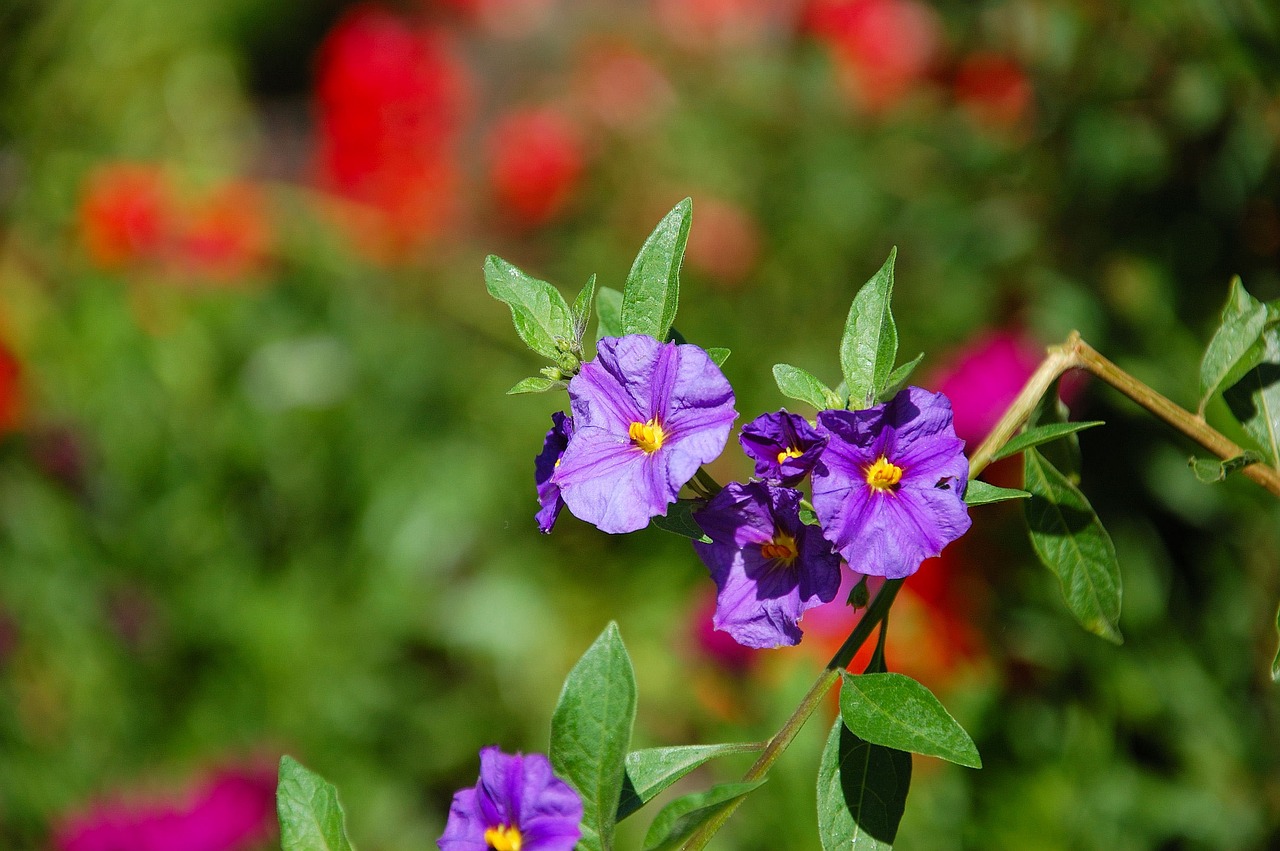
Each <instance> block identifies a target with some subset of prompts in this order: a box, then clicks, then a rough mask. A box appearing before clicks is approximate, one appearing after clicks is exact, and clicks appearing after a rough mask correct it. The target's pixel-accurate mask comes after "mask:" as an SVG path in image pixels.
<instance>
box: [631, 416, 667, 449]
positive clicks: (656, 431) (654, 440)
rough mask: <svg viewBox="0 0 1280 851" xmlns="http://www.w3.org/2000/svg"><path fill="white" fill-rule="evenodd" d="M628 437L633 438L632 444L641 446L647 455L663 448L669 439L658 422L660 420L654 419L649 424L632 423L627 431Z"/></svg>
mask: <svg viewBox="0 0 1280 851" xmlns="http://www.w3.org/2000/svg"><path fill="white" fill-rule="evenodd" d="M627 435H628V436H629V437H630V438H631V442H632V443H634V444H635V445H636V446H639V447H640V448H641V449H643V450H644V451H645V453H646V454H648V455H652V454H653V453H655V452H657V451H658V450H659V449H661V448H662V442H663V441H664V440H666V439H667V434H666V432H664V431H663V430H662V424H661V423H659V422H658V418H657V417H654V418H653V419H651V420H649V422H647V423H632V424H631V427H630V428H628V429H627Z"/></svg>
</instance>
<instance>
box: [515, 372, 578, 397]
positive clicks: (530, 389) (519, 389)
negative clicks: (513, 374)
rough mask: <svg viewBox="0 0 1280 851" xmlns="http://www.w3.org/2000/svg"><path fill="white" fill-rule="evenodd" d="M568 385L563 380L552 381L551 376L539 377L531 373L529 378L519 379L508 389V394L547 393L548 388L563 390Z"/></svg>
mask: <svg viewBox="0 0 1280 851" xmlns="http://www.w3.org/2000/svg"><path fill="white" fill-rule="evenodd" d="M567 386H568V385H567V384H565V383H564V382H563V381H552V380H551V379H550V378H539V377H538V376H536V375H531V376H529V377H528V378H522V379H521V380H520V381H517V382H516V384H515V386H514V387H512V388H511V389H510V390H508V391H507V395H508V396H516V395H518V394H520V393H546V392H547V391H548V390H563V389H564V388H565V387H567Z"/></svg>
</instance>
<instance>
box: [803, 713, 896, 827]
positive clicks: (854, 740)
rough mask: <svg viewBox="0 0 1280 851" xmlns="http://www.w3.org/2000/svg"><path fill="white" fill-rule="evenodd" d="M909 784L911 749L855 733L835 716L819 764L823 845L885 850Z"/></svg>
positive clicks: (819, 809) (819, 824)
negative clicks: (883, 744)
mask: <svg viewBox="0 0 1280 851" xmlns="http://www.w3.org/2000/svg"><path fill="white" fill-rule="evenodd" d="M910 787H911V754H909V753H906V752H905V751H899V750H894V749H893V748H886V747H883V746H882V745H873V744H871V743H870V742H866V741H863V740H862V739H860V738H858V737H857V736H856V735H854V734H853V733H852V732H850V731H849V728H848V727H846V726H845V725H844V722H843V721H841V720H840V719H839V718H837V719H836V722H835V724H833V725H832V727H831V733H830V734H829V735H828V736H827V745H826V748H824V749H823V751H822V761H821V762H820V763H819V765H818V837H819V838H820V839H821V840H822V848H823V851H890V849H892V848H893V842H894V839H895V838H896V837H897V835H898V823H899V822H901V821H902V812H903V810H904V809H905V808H906V804H907V791H908V789H910Z"/></svg>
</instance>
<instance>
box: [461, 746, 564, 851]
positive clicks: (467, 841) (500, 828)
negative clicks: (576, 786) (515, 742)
mask: <svg viewBox="0 0 1280 851" xmlns="http://www.w3.org/2000/svg"><path fill="white" fill-rule="evenodd" d="M581 824H582V799H581V798H579V797H578V793H577V792H575V791H573V788H572V787H571V786H570V785H569V784H568V783H565V782H564V781H563V780H561V779H559V778H558V777H556V776H555V774H553V773H552V771H551V762H550V760H548V759H547V758H546V757H545V756H543V755H542V754H536V753H535V754H528V755H527V756H526V755H523V754H505V753H503V752H502V751H500V750H498V748H497V747H494V746H490V747H487V748H484V749H482V750H481V751H480V779H479V782H477V783H476V785H475V788H473V789H463V790H461V791H459V792H457V793H456V794H455V795H454V796H453V804H452V805H451V806H450V807H449V821H448V823H447V824H445V828H444V836H441V837H440V839H439V840H438V841H437V842H436V844H437V845H438V846H439V847H440V849H441V851H573V846H574V845H575V844H577V842H578V837H579V836H581V834H582V829H581Z"/></svg>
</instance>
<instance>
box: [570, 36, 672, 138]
mask: <svg viewBox="0 0 1280 851" xmlns="http://www.w3.org/2000/svg"><path fill="white" fill-rule="evenodd" d="M574 90H575V93H576V95H577V97H578V99H579V100H580V101H581V102H582V104H583V106H584V108H585V109H586V110H587V111H588V112H589V113H590V114H591V115H593V116H594V117H595V118H596V120H598V121H599V122H600V123H602V124H604V125H605V126H606V127H609V128H610V129H613V130H618V131H623V132H635V131H637V130H642V129H644V128H645V127H646V126H648V125H650V124H652V123H653V122H654V121H655V120H656V119H658V118H659V117H660V116H661V115H662V113H663V112H664V111H665V110H666V109H667V107H668V106H669V105H670V104H671V103H672V101H673V100H674V99H675V93H674V91H673V89H672V87H671V83H670V81H669V80H668V79H667V78H666V76H665V75H664V74H663V72H662V70H661V69H660V68H659V67H658V66H657V65H655V64H654V62H653V61H652V60H651V59H649V57H647V56H645V55H644V54H643V53H641V52H640V51H639V50H637V49H636V48H634V47H632V46H630V45H629V44H627V43H625V42H620V43H609V44H604V43H601V44H595V45H592V46H591V47H589V48H588V49H587V51H586V53H585V54H584V55H583V57H582V59H581V61H580V62H579V64H578V67H577V69H576V70H575V72H574Z"/></svg>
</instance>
